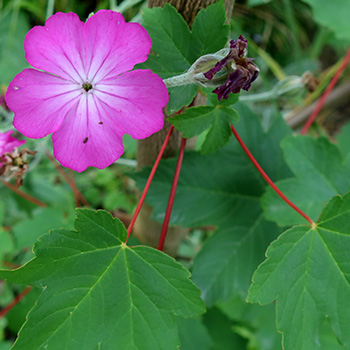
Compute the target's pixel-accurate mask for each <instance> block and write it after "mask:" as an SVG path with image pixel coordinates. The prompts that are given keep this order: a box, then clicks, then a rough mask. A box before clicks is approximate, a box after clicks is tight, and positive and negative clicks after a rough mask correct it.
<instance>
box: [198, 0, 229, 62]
mask: <svg viewBox="0 0 350 350" xmlns="http://www.w3.org/2000/svg"><path fill="white" fill-rule="evenodd" d="M225 22H226V14H225V4H224V1H222V0H221V1H217V2H216V3H214V4H212V5H210V6H208V7H207V8H206V9H202V10H201V11H199V13H198V15H197V16H196V18H195V19H194V21H193V25H192V42H191V50H192V59H193V61H195V60H196V59H197V58H199V57H200V56H203V55H206V54H209V53H215V52H217V51H219V50H221V49H223V48H224V47H225V45H226V43H227V40H228V33H229V26H228V25H227V24H225Z"/></svg>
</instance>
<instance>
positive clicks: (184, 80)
mask: <svg viewBox="0 0 350 350" xmlns="http://www.w3.org/2000/svg"><path fill="white" fill-rule="evenodd" d="M163 82H164V84H165V86H166V87H167V88H170V87H174V86H181V85H188V84H193V79H192V75H191V74H189V73H188V72H186V73H184V74H180V75H175V76H174V77H170V78H167V79H164V80H163Z"/></svg>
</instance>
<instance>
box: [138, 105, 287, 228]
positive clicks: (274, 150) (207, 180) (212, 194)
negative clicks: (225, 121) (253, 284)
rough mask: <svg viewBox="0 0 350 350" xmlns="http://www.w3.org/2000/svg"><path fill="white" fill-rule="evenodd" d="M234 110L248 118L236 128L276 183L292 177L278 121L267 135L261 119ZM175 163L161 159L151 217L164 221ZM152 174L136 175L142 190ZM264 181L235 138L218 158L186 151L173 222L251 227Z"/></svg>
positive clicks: (149, 198)
mask: <svg viewBox="0 0 350 350" xmlns="http://www.w3.org/2000/svg"><path fill="white" fill-rule="evenodd" d="M236 109H237V110H238V112H239V114H240V115H243V116H244V118H242V119H241V120H240V122H239V123H238V124H237V130H238V132H239V133H240V135H241V137H242V138H243V140H244V142H245V143H246V144H247V146H248V147H249V149H250V150H251V152H252V153H253V154H254V156H255V157H256V158H257V160H258V162H259V163H260V164H261V166H262V167H263V168H264V170H265V171H266V172H267V173H268V174H269V176H270V177H271V178H272V179H278V178H285V177H288V176H290V171H289V169H288V168H287V166H286V165H285V163H284V161H283V157H282V152H281V149H280V145H279V144H280V141H281V139H282V138H283V137H284V136H285V135H289V134H290V130H289V128H288V127H287V126H286V124H285V123H284V121H283V120H282V119H280V118H277V119H275V121H274V122H273V123H272V124H271V125H270V127H269V129H268V130H267V131H266V132H264V131H263V129H262V126H261V124H260V121H259V118H258V116H257V115H255V114H254V113H252V111H251V110H250V109H249V108H248V107H246V106H245V105H242V104H237V105H236ZM175 165H176V159H169V160H165V161H162V162H161V164H160V166H159V167H158V169H157V172H156V175H155V177H154V179H153V182H152V185H151V187H150V190H149V192H148V195H147V202H148V203H149V204H150V205H151V206H153V207H154V211H153V218H155V219H156V220H158V221H162V220H163V218H164V214H165V208H166V204H167V201H168V195H169V192H170V188H171V185H172V178H173V174H174V169H175ZM148 174H149V170H148V169H144V170H143V171H142V172H140V173H138V174H134V175H133V176H132V177H133V178H134V179H135V180H136V181H137V186H138V187H139V188H143V186H144V184H145V183H146V181H147V178H148ZM265 186H266V183H265V181H264V180H263V178H262V177H261V175H260V174H259V173H258V171H257V170H256V169H255V168H254V166H253V165H252V164H251V162H250V160H249V159H248V157H247V156H246V154H245V153H244V152H243V150H242V149H241V147H240V145H239V144H238V142H237V141H236V140H233V139H232V140H231V141H230V142H229V143H228V145H227V146H225V147H224V148H223V149H220V150H219V151H218V152H216V153H215V154H212V155H211V154H209V155H204V156H203V155H200V154H198V153H196V152H188V153H186V154H185V156H184V160H183V165H182V169H181V175H180V179H179V183H178V187H177V192H176V197H175V201H174V206H173V211H172V217H171V219H170V222H171V224H176V225H181V226H185V227H196V226H201V225H217V226H220V227H222V228H224V227H231V226H232V225H239V226H244V227H250V225H251V223H252V222H253V221H254V220H255V219H256V217H257V216H259V214H260V210H261V209H260V204H259V197H260V196H261V195H262V193H263V192H264V191H265Z"/></svg>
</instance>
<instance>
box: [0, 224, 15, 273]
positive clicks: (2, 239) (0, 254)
mask: <svg viewBox="0 0 350 350" xmlns="http://www.w3.org/2000/svg"><path fill="white" fill-rule="evenodd" d="M13 249H14V244H13V241H12V239H11V237H10V235H9V233H8V232H7V231H4V230H2V229H1V228H0V267H3V259H4V254H6V253H11V252H12V251H13Z"/></svg>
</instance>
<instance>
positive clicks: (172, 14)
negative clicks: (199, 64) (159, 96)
mask: <svg viewBox="0 0 350 350" xmlns="http://www.w3.org/2000/svg"><path fill="white" fill-rule="evenodd" d="M142 19H143V26H144V27H145V28H146V30H147V32H148V34H149V35H150V37H151V39H152V43H153V45H152V50H153V51H154V52H155V53H156V55H157V56H156V57H154V56H153V57H152V56H150V57H151V59H150V60H149V61H147V63H146V66H147V68H151V69H152V70H153V71H154V72H155V73H157V74H159V75H160V76H161V77H162V78H168V77H170V76H174V75H178V74H182V73H183V72H184V71H185V70H187V69H188V68H189V67H190V65H191V64H192V59H191V55H190V44H191V33H190V29H189V28H188V25H187V23H186V22H185V20H184V19H183V17H182V16H181V15H180V14H179V13H178V12H177V11H176V9H175V7H173V6H171V5H169V4H167V3H166V4H165V5H164V7H163V8H162V7H154V8H152V9H144V10H143V14H142Z"/></svg>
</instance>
